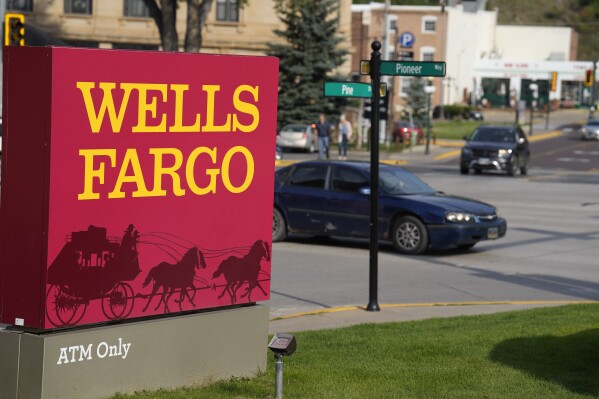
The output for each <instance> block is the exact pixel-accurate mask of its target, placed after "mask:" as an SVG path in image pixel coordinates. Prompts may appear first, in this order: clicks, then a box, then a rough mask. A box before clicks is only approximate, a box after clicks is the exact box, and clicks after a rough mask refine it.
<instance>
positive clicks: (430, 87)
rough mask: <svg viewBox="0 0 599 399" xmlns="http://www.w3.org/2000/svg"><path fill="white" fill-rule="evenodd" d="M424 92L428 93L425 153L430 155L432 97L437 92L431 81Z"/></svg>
mask: <svg viewBox="0 0 599 399" xmlns="http://www.w3.org/2000/svg"><path fill="white" fill-rule="evenodd" d="M424 92H425V93H426V147H425V148H424V153H425V154H428V153H429V146H430V142H431V95H432V94H433V93H434V92H435V86H433V85H432V82H431V81H430V80H429V81H428V84H427V85H426V86H424Z"/></svg>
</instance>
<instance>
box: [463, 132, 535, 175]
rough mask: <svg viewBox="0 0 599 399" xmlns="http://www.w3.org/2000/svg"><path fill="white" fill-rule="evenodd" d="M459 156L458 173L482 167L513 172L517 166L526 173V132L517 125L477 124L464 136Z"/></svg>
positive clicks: (527, 160)
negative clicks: (468, 134) (469, 133)
mask: <svg viewBox="0 0 599 399" xmlns="http://www.w3.org/2000/svg"><path fill="white" fill-rule="evenodd" d="M464 140H466V144H465V145H464V147H463V148H462V154H461V156H460V173H462V174H468V171H469V170H470V169H473V170H474V172H476V173H481V172H482V171H483V170H500V171H506V172H507V174H508V175H510V176H514V175H515V174H516V173H517V172H518V170H519V171H520V173H521V174H523V175H525V174H526V173H528V167H529V162H530V148H529V145H528V140H527V139H526V135H525V134H524V132H523V131H522V129H520V127H514V126H479V127H477V128H476V129H474V132H473V133H472V135H471V136H470V138H469V139H468V137H466V136H464Z"/></svg>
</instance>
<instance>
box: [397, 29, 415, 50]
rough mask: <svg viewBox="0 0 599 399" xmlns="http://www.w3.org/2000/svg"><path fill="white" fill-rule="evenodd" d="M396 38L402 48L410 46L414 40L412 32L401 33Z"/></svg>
mask: <svg viewBox="0 0 599 399" xmlns="http://www.w3.org/2000/svg"><path fill="white" fill-rule="evenodd" d="M397 40H398V41H399V45H400V46H401V47H402V48H411V47H412V46H413V45H414V41H415V40H414V35H413V34H412V32H404V33H402V34H401V35H400V36H399V38H398V39H397Z"/></svg>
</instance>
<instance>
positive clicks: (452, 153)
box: [433, 150, 462, 161]
mask: <svg viewBox="0 0 599 399" xmlns="http://www.w3.org/2000/svg"><path fill="white" fill-rule="evenodd" d="M461 152H462V150H453V151H448V152H445V153H443V154H439V155H437V156H436V157H434V158H433V160H435V161H440V160H442V159H447V158H453V157H457V156H458V155H460V153H461Z"/></svg>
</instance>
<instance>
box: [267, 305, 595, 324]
mask: <svg viewBox="0 0 599 399" xmlns="http://www.w3.org/2000/svg"><path fill="white" fill-rule="evenodd" d="M586 303H599V301H478V302H431V303H390V304H383V305H380V307H381V309H391V308H418V307H433V306H476V305H577V304H586ZM349 310H366V307H365V306H339V307H334V308H327V309H320V310H312V311H309V312H300V313H293V314H289V315H286V316H279V317H275V318H274V319H271V320H270V321H275V320H286V319H292V318H295V317H301V316H314V315H319V314H326V313H337V312H347V311H349Z"/></svg>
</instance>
